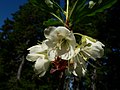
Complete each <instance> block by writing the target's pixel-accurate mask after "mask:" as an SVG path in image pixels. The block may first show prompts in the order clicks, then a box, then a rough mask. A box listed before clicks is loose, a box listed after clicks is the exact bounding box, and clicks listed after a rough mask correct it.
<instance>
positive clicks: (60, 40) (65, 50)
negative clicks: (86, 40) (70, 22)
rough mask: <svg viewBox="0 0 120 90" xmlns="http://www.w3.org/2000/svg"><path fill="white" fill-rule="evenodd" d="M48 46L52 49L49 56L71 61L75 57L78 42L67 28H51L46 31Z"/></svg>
mask: <svg viewBox="0 0 120 90" xmlns="http://www.w3.org/2000/svg"><path fill="white" fill-rule="evenodd" d="M44 34H45V37H46V38H47V40H45V43H46V45H47V46H48V47H49V48H51V49H50V50H49V52H48V56H49V57H51V55H52V56H54V58H55V57H56V56H60V57H61V59H65V60H69V59H70V58H71V57H72V56H73V55H74V49H75V45H76V40H75V37H74V35H73V33H72V32H71V31H69V30H68V29H67V28H66V27H63V26H59V27H49V28H46V29H45V31H44Z"/></svg>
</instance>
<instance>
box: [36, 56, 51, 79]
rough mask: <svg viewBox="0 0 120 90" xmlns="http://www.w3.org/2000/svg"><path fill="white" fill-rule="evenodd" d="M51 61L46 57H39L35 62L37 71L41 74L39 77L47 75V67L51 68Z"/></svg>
mask: <svg viewBox="0 0 120 90" xmlns="http://www.w3.org/2000/svg"><path fill="white" fill-rule="evenodd" d="M49 64H50V62H49V61H48V60H46V59H41V58H39V59H37V61H36V62H35V71H36V73H37V74H39V77H42V76H44V75H45V73H46V71H47V69H48V68H49Z"/></svg>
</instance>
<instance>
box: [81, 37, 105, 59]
mask: <svg viewBox="0 0 120 90" xmlns="http://www.w3.org/2000/svg"><path fill="white" fill-rule="evenodd" d="M104 46H105V45H104V44H102V43H101V42H100V41H95V42H94V41H91V40H89V39H88V38H86V42H85V43H84V46H82V47H81V50H80V52H81V54H83V55H84V56H85V57H86V58H92V59H94V60H96V58H101V57H102V56H103V55H104V49H103V47H104Z"/></svg>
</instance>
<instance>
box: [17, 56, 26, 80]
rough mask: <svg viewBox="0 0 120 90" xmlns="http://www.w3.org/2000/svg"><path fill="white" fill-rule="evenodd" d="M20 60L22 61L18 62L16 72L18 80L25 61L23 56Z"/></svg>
mask: <svg viewBox="0 0 120 90" xmlns="http://www.w3.org/2000/svg"><path fill="white" fill-rule="evenodd" d="M21 60H22V62H21V64H20V66H19V68H18V72H17V80H20V75H21V71H22V67H23V64H24V62H25V59H24V56H22V57H21Z"/></svg>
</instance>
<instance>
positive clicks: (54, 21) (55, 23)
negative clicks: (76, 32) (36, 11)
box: [43, 19, 63, 26]
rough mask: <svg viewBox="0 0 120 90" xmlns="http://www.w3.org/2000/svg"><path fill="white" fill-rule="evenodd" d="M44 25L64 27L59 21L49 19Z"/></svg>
mask: <svg viewBox="0 0 120 90" xmlns="http://www.w3.org/2000/svg"><path fill="white" fill-rule="evenodd" d="M43 25H45V26H56V25H63V24H62V23H61V22H60V21H58V20H55V19H49V20H48V21H44V22H43Z"/></svg>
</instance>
